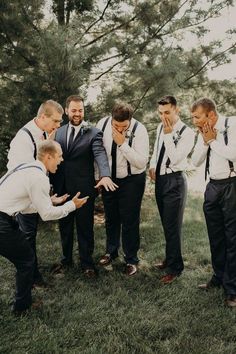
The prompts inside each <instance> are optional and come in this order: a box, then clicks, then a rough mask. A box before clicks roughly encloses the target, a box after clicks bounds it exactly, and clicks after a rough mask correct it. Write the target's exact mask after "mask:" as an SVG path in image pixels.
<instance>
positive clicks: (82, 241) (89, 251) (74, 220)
mask: <svg viewBox="0 0 236 354" xmlns="http://www.w3.org/2000/svg"><path fill="white" fill-rule="evenodd" d="M94 201H95V198H94V197H90V198H89V199H88V201H87V203H86V204H85V205H83V207H82V208H80V209H77V210H75V211H74V212H72V213H70V214H69V215H67V216H66V217H65V218H62V219H60V220H59V229H60V234H61V244H62V253H63V256H62V259H61V263H62V264H64V265H72V264H73V243H74V224H75V225H76V230H77V241H78V245H79V257H80V263H81V267H82V269H83V270H85V269H91V268H92V269H93V268H94V262H93V258H92V255H93V250H94V231H93V224H94Z"/></svg>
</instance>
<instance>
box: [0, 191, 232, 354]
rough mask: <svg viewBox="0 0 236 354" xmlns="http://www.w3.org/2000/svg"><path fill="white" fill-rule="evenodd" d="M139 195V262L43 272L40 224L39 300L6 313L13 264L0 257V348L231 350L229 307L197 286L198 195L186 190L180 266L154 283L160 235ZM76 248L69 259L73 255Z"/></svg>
mask: <svg viewBox="0 0 236 354" xmlns="http://www.w3.org/2000/svg"><path fill="white" fill-rule="evenodd" d="M152 194H153V193H150V195H146V196H145V198H144V203H143V210H142V223H141V235H142V238H141V250H140V257H141V259H142V261H141V267H140V268H141V269H140V271H139V273H138V274H137V275H136V276H134V277H131V278H127V277H126V276H125V275H124V274H123V260H122V257H121V259H120V261H117V262H116V263H115V265H114V271H113V272H107V271H105V270H100V272H99V277H98V279H96V280H88V279H84V278H83V276H82V275H81V273H80V270H79V267H78V265H77V264H76V266H75V268H73V269H72V270H71V271H68V272H67V273H66V274H65V277H53V276H52V275H50V267H51V265H52V264H53V263H55V262H57V261H58V260H59V257H60V252H61V249H60V242H59V235H58V229H57V224H56V223H51V224H50V223H44V224H42V225H40V234H39V237H38V255H39V261H40V264H41V265H42V271H43V273H44V275H45V278H46V280H47V281H49V282H51V284H52V288H50V289H49V290H47V291H45V290H40V291H39V290H38V291H34V293H33V295H34V297H35V298H41V299H42V300H43V302H44V306H43V308H42V310H40V311H32V312H31V313H30V314H29V315H28V317H26V318H21V319H18V318H15V317H13V316H12V315H11V314H10V307H9V302H10V297H11V296H12V294H13V291H14V267H13V266H12V265H11V264H10V263H9V262H7V261H6V260H4V259H3V258H1V259H0V266H1V270H0V276H1V289H0V311H1V312H0V333H1V340H0V353H1V354H2V353H17V354H21V353H22V354H23V353H24V354H25V353H29V354H34V353H35V354H36V353H37V354H38V353H40V354H41V353H42V354H43V353H45V354H46V353H47V354H51V353H55V354H59V353H68V354H72V353H85V354H93V353H94V354H95V353H96V354H98V353H101V354H104V353H117V354H118V353H131V354H133V353H160V354H167V353H169V354H175V353H179V354H185V353H186V354H187V353H196V354H205V353H213V354H219V353H225V354H235V353H236V326H235V319H236V312H235V311H234V310H230V309H228V308H226V307H225V305H224V294H223V292H222V290H213V291H212V292H209V293H205V292H201V291H200V290H198V288H197V284H198V283H199V282H202V281H205V280H208V279H209V278H210V276H211V264H210V254H209V246H208V239H207V234H206V227H205V222H204V218H203V215H202V200H201V198H200V197H193V196H192V197H189V199H188V203H187V208H186V213H185V222H184V228H183V236H184V242H183V243H184V247H183V255H184V261H185V271H184V273H183V275H182V276H181V277H180V278H179V279H178V280H177V281H176V282H174V283H173V284H171V285H169V286H161V284H160V282H159V277H160V275H161V273H160V272H158V271H156V270H155V269H154V268H153V263H154V262H155V261H156V260H159V259H162V258H163V255H164V239H163V233H162V229H161V226H160V220H159V217H158V216H157V209H156V205H155V202H154V199H153V197H152ZM104 235H105V233H104V226H103V225H97V226H96V229H95V236H96V237H95V254H94V258H95V260H98V258H99V255H101V254H102V253H103V251H104V244H105V237H104ZM76 256H77V255H75V259H76Z"/></svg>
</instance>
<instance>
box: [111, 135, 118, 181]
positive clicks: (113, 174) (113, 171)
mask: <svg viewBox="0 0 236 354" xmlns="http://www.w3.org/2000/svg"><path fill="white" fill-rule="evenodd" d="M116 151H117V144H116V143H115V142H114V140H113V142H112V147H111V178H112V179H115V178H116Z"/></svg>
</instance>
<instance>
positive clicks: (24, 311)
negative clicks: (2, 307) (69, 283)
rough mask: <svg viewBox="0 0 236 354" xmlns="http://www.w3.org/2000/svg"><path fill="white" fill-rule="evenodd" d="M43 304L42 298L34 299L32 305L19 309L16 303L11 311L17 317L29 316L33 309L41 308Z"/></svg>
mask: <svg viewBox="0 0 236 354" xmlns="http://www.w3.org/2000/svg"><path fill="white" fill-rule="evenodd" d="M42 306H43V301H42V300H37V301H33V302H32V305H31V306H30V307H28V308H26V309H17V308H15V305H13V306H12V308H11V313H12V314H13V315H14V316H16V317H24V316H27V315H28V314H29V313H30V311H31V310H40V309H41V308H42Z"/></svg>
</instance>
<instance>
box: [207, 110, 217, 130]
mask: <svg viewBox="0 0 236 354" xmlns="http://www.w3.org/2000/svg"><path fill="white" fill-rule="evenodd" d="M208 119H209V121H210V123H211V126H213V125H215V124H216V121H217V115H216V113H215V112H213V111H210V112H209V113H208Z"/></svg>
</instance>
